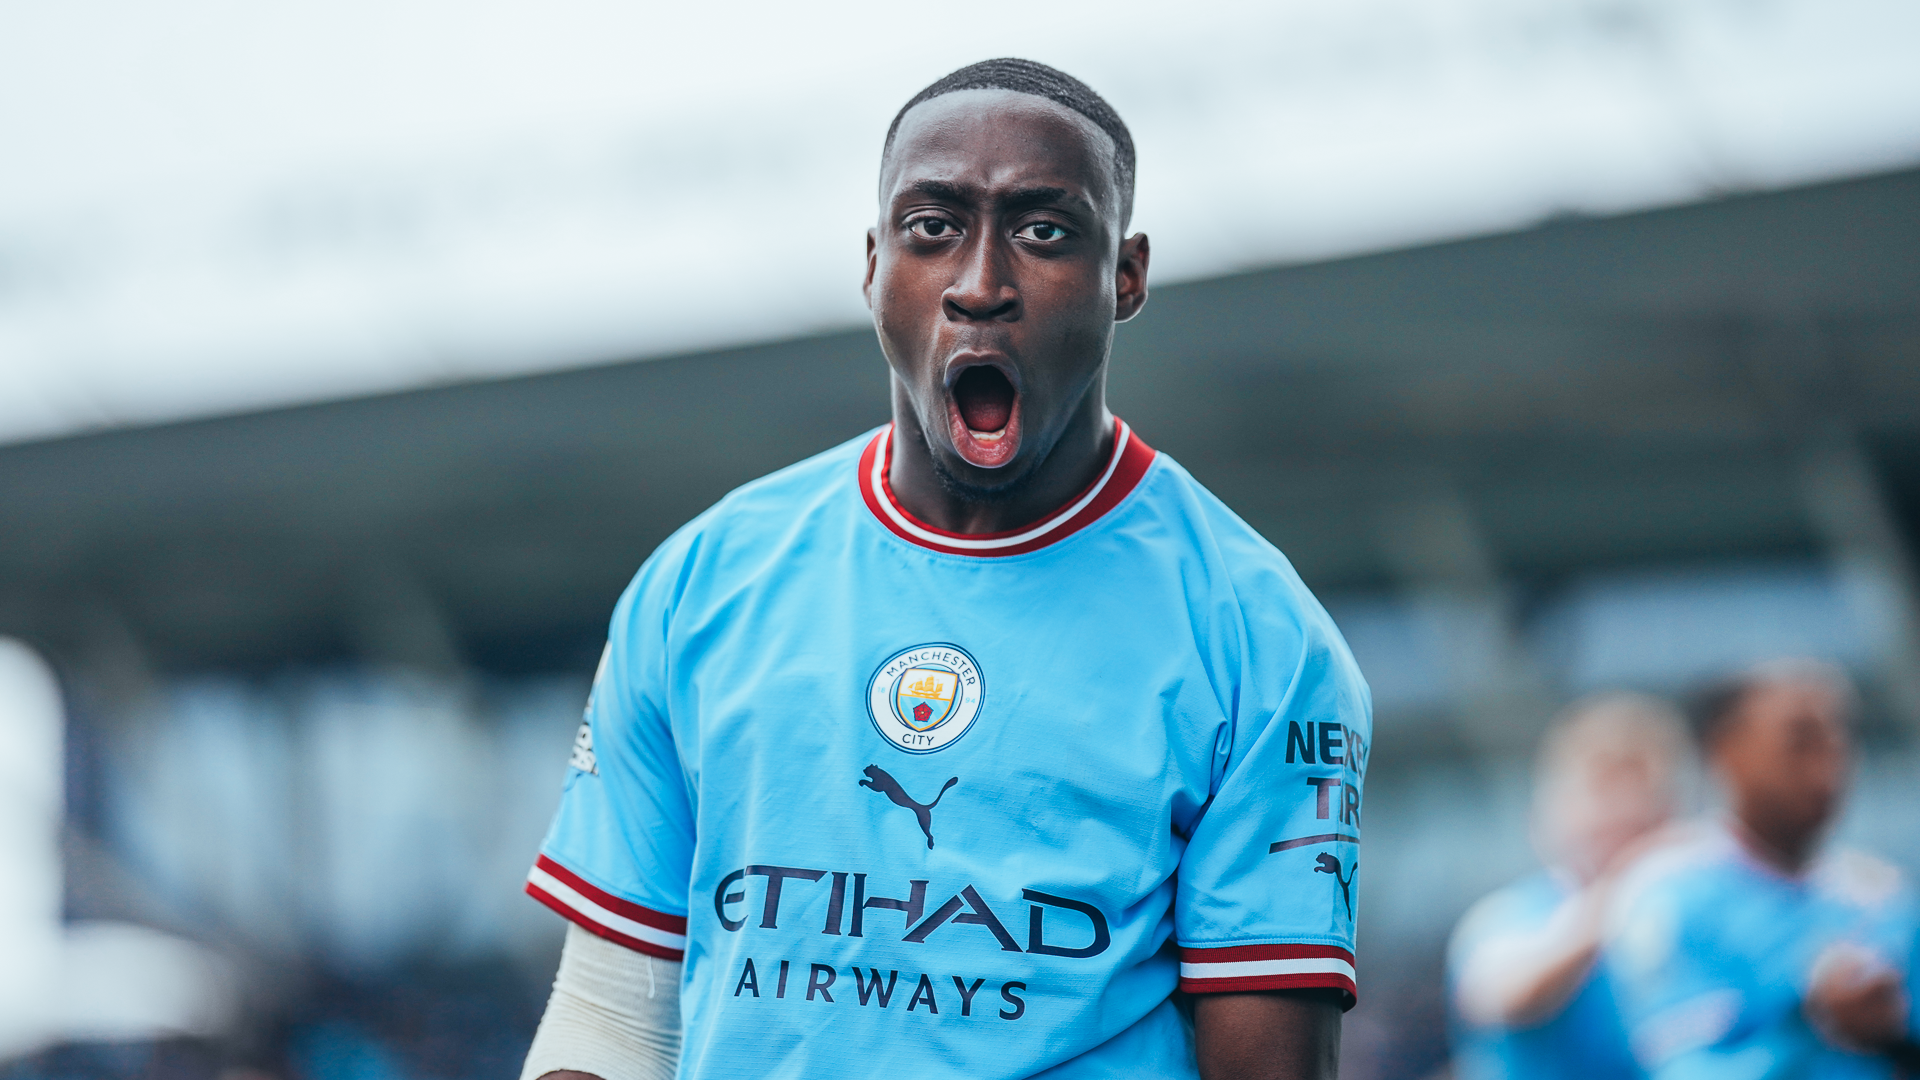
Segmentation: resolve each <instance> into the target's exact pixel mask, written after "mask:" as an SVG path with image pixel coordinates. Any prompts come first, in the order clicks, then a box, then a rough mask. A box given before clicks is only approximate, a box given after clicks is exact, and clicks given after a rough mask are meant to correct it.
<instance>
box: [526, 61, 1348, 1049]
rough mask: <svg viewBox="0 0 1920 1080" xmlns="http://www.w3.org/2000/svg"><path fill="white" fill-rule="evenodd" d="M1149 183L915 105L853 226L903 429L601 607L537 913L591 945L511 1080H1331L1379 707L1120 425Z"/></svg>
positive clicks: (1333, 647)
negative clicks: (557, 1077) (1122, 373)
mask: <svg viewBox="0 0 1920 1080" xmlns="http://www.w3.org/2000/svg"><path fill="white" fill-rule="evenodd" d="M1133 172H1134V158H1133V143H1132V139H1131V136H1129V135H1128V134H1127V130H1126V126H1125V125H1124V124H1123V123H1121V121H1120V118H1119V116H1118V115H1116V114H1115V113H1114V111H1113V109H1112V107H1111V106H1109V105H1108V104H1107V103H1106V102H1105V101H1103V100H1102V99H1101V98H1100V96H1099V95H1098V94H1095V93H1094V92H1093V91H1092V90H1090V89H1089V88H1087V87H1086V86H1085V85H1084V84H1083V83H1081V82H1079V81H1078V80H1076V79H1073V78H1072V77H1070V76H1067V75H1065V74H1063V73H1061V72H1059V71H1056V70H1054V69H1052V68H1049V67H1045V66H1044V65H1040V64H1035V63H1032V62H1030V61H1024V60H995V61H988V62H986V63H983V64H976V65H973V66H971V67H968V68H964V69H962V70H960V71H958V72H955V73H954V74H952V75H949V76H947V77H946V78H944V79H941V80H939V81H938V82H936V83H934V84H933V85H932V86H929V87H928V88H927V89H926V90H923V91H922V92H921V93H920V94H919V95H918V96H916V97H915V98H914V99H913V100H911V101H909V102H908V103H907V105H906V107H904V108H903V109H901V111H900V114H899V116H898V117H897V118H896V120H895V123H894V129H893V130H892V131H891V132H889V134H888V139H887V143H886V148H885V150H884V151H883V153H882V157H881V175H880V185H879V186H880V213H879V219H878V222H877V223H876V225H875V227H874V228H873V229H872V230H871V231H870V232H869V233H868V234H867V256H868V258H867V280H866V295H867V299H868V303H869V305H870V306H871V307H872V309H873V317H874V325H875V327H876V329H877V331H878V333H879V337H880V343H881V346H882V350H883V351H884V352H885V354H886V358H887V362H888V364H889V365H890V368H891V379H892V401H893V423H892V424H891V425H889V426H886V427H883V428H880V429H878V430H875V431H873V432H870V433H868V434H865V435H862V436H860V437H859V438H856V439H854V440H852V441H850V442H848V443H846V444H844V445H842V446H840V447H838V448H836V449H832V450H829V451H827V452H825V453H823V454H821V455H819V456H817V457H814V458H812V459H810V460H808V461H804V462H801V463H799V464H797V465H795V466H793V467H791V468H788V469H785V470H782V471H781V472H778V473H775V474H774V475H772V476H769V477H766V478H764V479H761V480H759V481H756V482H754V483H752V484H749V485H747V486H746V487H744V488H741V489H740V490H738V491H735V492H733V493H732V494H731V495H728V496H727V497H726V498H725V499H724V500H722V501H721V502H720V503H719V504H718V505H717V506H715V507H714V508H713V509H711V510H709V511H708V512H706V513H705V514H702V515H701V516H700V517H699V518H698V519H696V520H695V521H693V522H692V523H690V524H689V525H687V526H686V527H685V528H683V529H681V530H680V531H679V532H678V533H676V534H675V535H674V536H673V537H672V538H670V539H668V540H667V542H666V543H664V544H662V545H661V546H660V548H659V550H657V551H656V552H654V554H653V556H652V557H651V558H649V559H648V560H647V562H646V565H645V566H643V567H642V568H641V570H640V573H639V575H638V576H637V577H636V578H635V580H634V582H633V585H632V587H631V588H629V589H628V590H627V592H626V594H625V595H624V596H623V597H622V598H621V600H620V603H619V605H618V606H617V607H616V609H615V612H614V617H613V621H612V626H611V629H610V634H609V641H608V647H607V652H606V656H605V659H604V661H603V662H602V664H601V668H600V672H599V674H598V675H597V676H596V678H595V680H594V688H593V692H592V696H591V697H590V699H589V702H588V707H587V722H586V724H585V725H584V726H583V728H582V730H581V732H580V735H579V737H578V740H577V742H576V746H575V753H574V757H573V761H572V765H573V768H572V770H571V771H570V773H569V774H568V777H567V783H566V789H565V794H564V795H563V796H562V799H561V806H560V811H559V814H558V816H557V817H556V819H555V821H554V825H553V828H552V831H551V832H550V833H549V834H548V837H547V840H546V843H545V844H544V845H543V846H542V850H541V853H540V856H539V860H538V863H537V865H536V866H535V868H534V870H533V872H532V874H531V876H530V879H529V882H528V888H529V891H531V892H532V893H533V894H534V896H535V897H536V898H538V899H540V900H541V901H543V902H544V903H546V904H548V905H550V906H551V907H553V908H554V909H555V910H556V911H558V912H559V913H560V914H562V915H564V916H565V917H566V918H568V919H570V920H572V921H573V922H574V923H575V924H576V925H575V927H574V928H573V929H570V931H569V934H568V938H567V944H566V947H565V951H564V952H563V954H562V959H561V964H560V972H559V975H558V977H557V978H556V979H555V982H554V991H553V996H552V998H551V999H550V1001H549V1004H548V1007H547V1013H546V1016H545V1018H544V1019H543V1020H542V1022H541V1026H540V1030H539V1034H538V1035H537V1036H536V1038H535V1040H534V1045H533V1048H532V1049H531V1051H530V1052H529V1054H528V1058H527V1063H526V1065H525V1066H524V1068H523V1075H524V1076H525V1078H526V1080H536V1078H538V1077H541V1076H545V1075H548V1074H561V1075H569V1074H570V1075H573V1076H576V1077H577V1076H579V1075H580V1074H583V1073H584V1074H589V1075H597V1076H599V1077H602V1078H603V1080H642V1078H652V1077H661V1076H668V1075H674V1074H676V1072H677V1075H679V1076H680V1077H684V1078H713V1080H735V1078H741V1077H842V1076H855V1077H866V1076H876V1077H886V1078H889V1080H893V1078H901V1080H905V1078H913V1080H932V1078H937V1077H953V1078H955V1080H994V1078H1006V1080H1014V1078H1019V1077H1028V1076H1034V1075H1038V1074H1045V1075H1046V1076H1047V1077H1049V1078H1056V1080H1066V1078H1068V1077H1088V1078H1095V1077H1097V1078H1101V1080H1113V1078H1119V1077H1141V1078H1148V1077H1151V1078H1155V1080H1162V1078H1178V1077H1195V1076H1198V1077H1205V1078H1208V1080H1269V1078H1273V1080H1279V1078H1285V1080H1330V1078H1331V1077H1332V1076H1333V1075H1334V1072H1335V1069H1336V1062H1337V1058H1338V1051H1339V1032H1340V1020H1341V1010H1342V1008H1343V1007H1344V1006H1347V1005H1350V1004H1351V1003H1352V1002H1353V1000H1354V977H1353V953H1352V949H1353V916H1354V899H1355V893H1354V885H1355V875H1356V873H1357V872H1358V869H1359V866H1358V854H1359V843H1360V807H1361V787H1362V783H1363V781H1362V777H1363V776H1364V772H1365V769H1366V764H1367V758H1368V744H1369V742H1370V740H1371V735H1370V720H1369V716H1370V705H1369V699H1368V694H1367V689H1366V685H1365V684H1364V683H1363V682H1362V681H1361V679H1360V675H1359V672H1358V670H1357V669H1356V668H1355V666H1354V663H1353V658H1352V655H1351V654H1350V653H1349V652H1348V651H1347V647H1346V644H1345V643H1344V642H1343V641H1342V640H1341V639H1340V635H1339V633H1338V631H1336V630H1335V629H1334V627H1333V623H1332V622H1331V620H1329V619H1328V618H1327V615H1326V613H1325V611H1323V610H1322V609H1321V607H1320V605H1319V604H1318V603H1317V602H1316V601H1315V600H1314V599H1313V597H1312V596H1311V595H1310V594H1309V593H1308V592H1307V589H1306V587H1305V586H1304V585H1302V584H1301V582H1300V579H1299V577H1298V576H1297V575H1295V573H1294V572H1293V569H1292V567H1291V566H1289V565H1288V564H1287V561H1286V559H1285V558H1283V557H1282V556H1281V555H1280V553H1279V552H1278V551H1276V550H1274V549H1273V547H1272V545H1270V544H1268V543H1267V542H1266V541H1265V540H1263V539H1261V537H1260V536H1259V534H1257V533H1255V532H1254V531H1253V530H1252V529H1251V528H1249V527H1248V526H1247V525H1246V524H1245V523H1244V522H1242V521H1241V520H1240V519H1239V518H1237V517H1235V516H1234V515H1233V513H1232V512H1231V511H1229V510H1228V509H1227V508H1226V507H1225V506H1223V505H1221V504H1220V502H1219V501H1218V500H1217V499H1215V498H1214V497H1213V496H1212V495H1210V494H1208V493H1207V491H1206V490H1205V489H1204V488H1202V487H1201V486H1200V485H1199V484H1198V483H1196V482H1195V481H1194V480H1193V478H1192V477H1191V476H1189V475H1188V474H1187V473H1186V472H1185V471H1184V470H1182V469H1181V468H1180V466H1179V465H1177V464H1175V463H1174V462H1173V461H1172V460H1170V459H1168V458H1167V457H1165V456H1163V455H1160V454H1157V453H1156V452H1155V451H1154V450H1152V449H1151V448H1149V447H1148V446H1147V445H1146V443H1145V442H1143V441H1142V440H1141V439H1140V437H1139V436H1138V435H1136V434H1134V433H1133V432H1132V431H1131V430H1130V429H1129V428H1128V427H1127V425H1126V424H1124V423H1122V422H1120V421H1119V420H1118V419H1116V418H1115V417H1114V416H1113V414H1112V413H1111V412H1109V411H1108V410H1107V405H1106V394H1105V390H1106V372H1107V361H1108V356H1109V351H1110V349H1111V346H1112V342H1113V333H1114V326H1115V324H1116V323H1117V322H1121V321H1125V320H1126V319H1129V318H1132V317H1133V315H1134V314H1135V313H1136V312H1138V311H1139V310H1140V309H1141V306H1142V305H1143V304H1145V303H1146V299H1147V261H1148V248H1147V238H1146V236H1145V235H1144V234H1139V233H1136V234H1134V235H1132V236H1129V235H1127V223H1128V217H1129V215H1130V213H1131V208H1132V203H1133ZM742 212H743V213H752V212H753V209H752V208H751V207H743V208H742ZM780 226H781V223H780V222H778V221H769V222H768V223H767V229H766V239H767V242H766V245H765V247H764V248H761V249H755V250H753V251H749V252H743V253H740V257H745V258H777V257H778V254H779V245H780V244H781V243H782V242H783V239H784V234H783V232H782V230H781V227H780ZM747 300H748V298H742V301H743V302H746V301H747ZM880 374H881V373H880V372H878V371H876V372H875V373H874V377H875V378H878V377H880ZM742 392H743V393H751V392H752V388H751V387H743V388H742ZM1176 989H1179V990H1184V991H1185V992H1186V993H1187V995H1189V997H1188V1001H1189V1003H1190V1005H1191V1008H1190V1010H1188V1011H1187V1013H1185V1014H1183V1012H1182V1010H1181V1008H1180V1006H1179V1005H1178V1004H1177V1003H1176V1001H1175V999H1174V993H1175V990H1176Z"/></svg>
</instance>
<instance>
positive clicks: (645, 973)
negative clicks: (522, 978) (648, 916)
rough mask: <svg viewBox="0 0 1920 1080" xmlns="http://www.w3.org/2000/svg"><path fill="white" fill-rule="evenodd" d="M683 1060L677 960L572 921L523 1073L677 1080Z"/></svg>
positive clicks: (529, 1079) (531, 1079) (526, 1078)
mask: <svg viewBox="0 0 1920 1080" xmlns="http://www.w3.org/2000/svg"><path fill="white" fill-rule="evenodd" d="M679 1064H680V965H679V964H676V963H674V962H673V961H671V960H656V959H654V958H653V957H651V956H648V955H647V954H645V953H642V952H636V951H634V950H632V949H629V948H627V947H626V946H624V945H616V944H614V943H613V942H611V941H607V940H606V939H604V938H599V937H595V936H594V935H592V934H590V933H588V932H587V931H585V930H582V929H581V928H580V927H578V926H575V925H574V924H572V923H568V924H567V943H566V945H565V946H564V947H562V949H561V950H560V970H559V972H558V973H557V974H555V975H554V977H553V995H552V996H551V997H549V998H548V999H547V1011H546V1014H545V1015H544V1016H542V1017H541V1018H540V1030H539V1031H538V1032H536V1033H535V1034H534V1036H533V1046H532V1048H530V1049H529V1050H528V1051H527V1063H526V1065H525V1066H524V1067H522V1068H521V1070H520V1080H539V1078H540V1077H542V1076H545V1075H546V1074H548V1073H550V1072H557V1071H560V1070H562V1069H569V1070H573V1071H576V1072H583V1073H592V1074H593V1075H595V1076H598V1077H600V1078H601V1080H672V1077H673V1074H674V1070H675V1069H676V1068H678V1067H679Z"/></svg>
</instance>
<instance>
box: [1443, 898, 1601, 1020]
mask: <svg viewBox="0 0 1920 1080" xmlns="http://www.w3.org/2000/svg"><path fill="white" fill-rule="evenodd" d="M1599 955H1600V920H1599V909H1598V904H1597V903H1595V902H1594V901H1593V900H1592V899H1590V898H1584V897H1576V898H1574V899H1573V900H1570V901H1568V903H1567V904H1566V905H1565V906H1563V907H1562V909H1561V910H1560V912H1558V913H1556V915H1555V917H1554V918H1553V919H1552V920H1551V921H1549V922H1548V923H1547V925H1545V926H1543V927H1541V928H1540V929H1539V930H1537V931H1534V932H1531V933H1526V934H1515V935H1512V936H1509V937H1506V938H1503V939H1500V940H1496V941H1488V942H1486V943H1484V944H1482V945H1481V946H1480V948H1479V949H1478V950H1476V952H1475V953H1474V955H1473V956H1472V957H1470V958H1469V959H1468V961H1467V963H1466V966H1465V968H1464V969H1463V970H1462V972H1461V975H1460V984H1459V991H1458V993H1459V1001H1458V1005H1459V1007H1460V1014H1461V1016H1463V1017H1464V1018H1465V1019H1466V1020H1467V1021H1468V1022H1470V1023H1474V1024H1480V1025H1485V1026H1495V1027H1509V1028H1524V1027H1532V1026H1534V1025H1536V1024H1540V1023H1544V1022H1545V1021H1547V1020H1549V1019H1551V1018H1552V1017H1553V1016H1555V1015H1556V1014H1558V1013H1559V1012H1560V1010H1561V1009H1563V1008H1565V1007H1566V1005H1567V1003H1568V1002H1569V1001H1572V1000H1573V997H1574V995H1575V994H1577V993H1579V991H1580V988H1581V987H1582V986H1584V985H1585V984H1586V981H1587V978H1588V977H1589V976H1590V975H1591V974H1592V973H1593V966H1594V964H1595V962H1596V961H1597V960H1598V959H1599Z"/></svg>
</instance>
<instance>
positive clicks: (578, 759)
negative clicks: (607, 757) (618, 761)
mask: <svg viewBox="0 0 1920 1080" xmlns="http://www.w3.org/2000/svg"><path fill="white" fill-rule="evenodd" d="M567 764H568V765H569V766H570V767H572V768H575V769H579V770H580V771H581V772H583V773H588V774H590V775H592V776H599V775H600V762H599V760H598V759H597V758H595V757H594V756H593V724H592V722H591V721H588V720H581V721H580V730H579V731H576V732H574V733H573V754H572V755H571V756H569V757H568V758H567Z"/></svg>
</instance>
